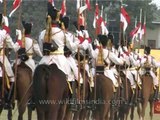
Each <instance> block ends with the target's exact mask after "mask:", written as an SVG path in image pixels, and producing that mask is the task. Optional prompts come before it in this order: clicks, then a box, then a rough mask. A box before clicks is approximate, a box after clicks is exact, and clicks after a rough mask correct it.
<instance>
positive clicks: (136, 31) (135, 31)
mask: <svg viewBox="0 0 160 120" xmlns="http://www.w3.org/2000/svg"><path fill="white" fill-rule="evenodd" d="M140 27H141V23H138V25H137V26H136V27H135V28H134V29H133V30H132V31H131V32H130V37H133V36H134V35H135V34H137V33H138V30H139V29H140Z"/></svg>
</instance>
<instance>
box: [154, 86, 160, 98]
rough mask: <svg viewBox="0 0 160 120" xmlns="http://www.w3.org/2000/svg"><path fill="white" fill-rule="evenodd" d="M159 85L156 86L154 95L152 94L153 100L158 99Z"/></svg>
mask: <svg viewBox="0 0 160 120" xmlns="http://www.w3.org/2000/svg"><path fill="white" fill-rule="evenodd" d="M158 94H159V86H156V88H155V90H154V95H153V100H154V101H157V100H159V95H158Z"/></svg>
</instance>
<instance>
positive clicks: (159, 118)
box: [0, 104, 160, 120]
mask: <svg viewBox="0 0 160 120" xmlns="http://www.w3.org/2000/svg"><path fill="white" fill-rule="evenodd" d="M32 114H33V116H32V120H37V117H36V112H35V111H33V113H32ZM23 118H24V120H28V119H27V112H25V114H24V117H23ZM17 119H18V111H17V109H16V108H15V109H14V110H13V120H17ZM0 120H7V111H6V110H4V111H3V112H2V114H1V115H0ZM134 120H139V119H138V115H137V112H136V110H135V117H134ZM145 120H150V117H149V104H148V106H147V109H146V116H145ZM153 120H160V114H154V116H153Z"/></svg>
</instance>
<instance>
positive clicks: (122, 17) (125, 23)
mask: <svg viewBox="0 0 160 120" xmlns="http://www.w3.org/2000/svg"><path fill="white" fill-rule="evenodd" d="M120 21H121V23H122V27H123V31H124V32H125V31H126V29H127V26H128V24H129V23H130V16H129V15H128V13H127V12H126V10H125V9H124V8H123V7H121V14H120Z"/></svg>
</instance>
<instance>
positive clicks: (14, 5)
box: [9, 0, 22, 17]
mask: <svg viewBox="0 0 160 120" xmlns="http://www.w3.org/2000/svg"><path fill="white" fill-rule="evenodd" d="M21 2H22V0H15V1H14V2H13V9H12V11H11V13H10V14H9V17H11V16H12V14H13V13H14V12H15V11H16V10H17V9H18V8H19V6H20V4H21Z"/></svg>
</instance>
